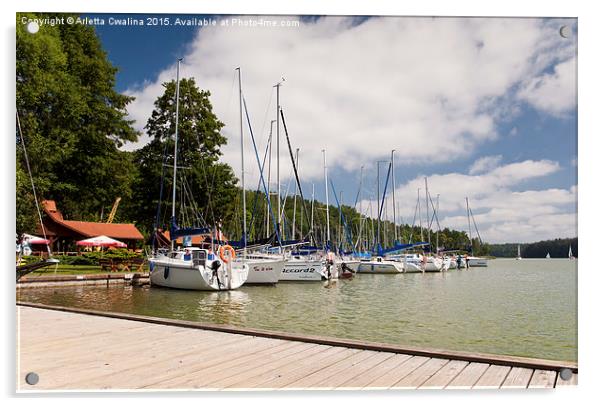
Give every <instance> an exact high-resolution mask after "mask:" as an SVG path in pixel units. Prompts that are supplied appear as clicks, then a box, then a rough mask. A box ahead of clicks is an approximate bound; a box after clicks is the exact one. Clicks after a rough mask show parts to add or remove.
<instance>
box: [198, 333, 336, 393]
mask: <svg viewBox="0 0 602 406" xmlns="http://www.w3.org/2000/svg"><path fill="white" fill-rule="evenodd" d="M325 349H326V346H321V345H318V344H304V345H302V346H299V347H297V348H295V349H294V350H296V351H291V353H290V354H285V353H280V354H279V355H280V356H279V357H277V358H276V359H275V360H271V361H270V362H268V363H265V364H263V365H257V366H254V367H253V368H248V369H247V370H244V371H242V372H240V373H238V374H234V375H230V376H229V377H226V378H223V379H219V380H215V381H212V382H209V383H210V384H211V386H212V387H213V388H219V389H226V388H228V387H229V386H238V387H239V388H244V387H247V388H248V387H250V384H251V382H252V380H251V379H252V378H254V377H256V376H259V375H262V374H264V373H266V372H273V371H278V370H279V369H280V368H282V367H284V366H286V365H290V364H291V363H296V362H297V361H299V360H301V359H303V358H307V357H310V356H312V355H313V354H317V353H320V352H322V351H324V350H325Z"/></svg>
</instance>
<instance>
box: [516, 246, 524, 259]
mask: <svg viewBox="0 0 602 406" xmlns="http://www.w3.org/2000/svg"><path fill="white" fill-rule="evenodd" d="M516 259H523V258H522V257H521V256H520V244H518V252H517V253H516Z"/></svg>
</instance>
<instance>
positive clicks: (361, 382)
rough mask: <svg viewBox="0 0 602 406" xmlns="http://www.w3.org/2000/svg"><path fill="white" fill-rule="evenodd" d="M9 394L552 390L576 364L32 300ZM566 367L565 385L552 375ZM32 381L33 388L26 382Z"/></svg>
mask: <svg viewBox="0 0 602 406" xmlns="http://www.w3.org/2000/svg"><path fill="white" fill-rule="evenodd" d="M17 327H18V338H17V346H18V348H17V390H18V391H20V392H30V391H39V390H59V391H61V390H102V389H105V390H124V389H147V390H148V389H180V390H214V391H217V390H298V389H318V390H371V389H372V390H373V389H494V388H495V389H496V388H502V389H506V388H512V389H517V388H554V387H556V386H563V385H576V384H577V372H578V371H577V365H576V364H572V363H563V362H552V361H547V360H537V359H528V358H518V357H506V356H493V355H483V354H471V353H461V352H450V351H435V350H425V349H419V348H411V347H410V348H407V347H400V346H393V345H386V344H376V343H363V342H360V341H355V340H339V339H331V338H323V337H314V336H303V335H294V334H289V333H275V332H269V331H265V330H254V329H242V328H235V327H229V326H219V325H207V324H201V323H195V322H188V321H178V320H169V319H159V318H155V317H145V316H135V315H126V314H118V313H106V312H98V311H91V310H82V309H67V308H60V307H54V306H45V305H38V304H31V303H19V304H18V306H17ZM564 368H568V369H570V370H572V371H573V374H572V377H571V378H570V379H569V380H567V381H565V380H563V379H561V378H560V376H559V371H561V370H562V369H564ZM29 372H34V373H36V374H37V375H38V377H39V381H38V383H37V384H36V385H29V384H27V383H26V381H25V376H26V375H27V374H28V373H29Z"/></svg>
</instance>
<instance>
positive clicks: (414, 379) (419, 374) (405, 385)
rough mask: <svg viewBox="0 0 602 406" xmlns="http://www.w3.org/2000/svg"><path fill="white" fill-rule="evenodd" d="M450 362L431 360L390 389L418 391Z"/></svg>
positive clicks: (440, 359) (439, 359)
mask: <svg viewBox="0 0 602 406" xmlns="http://www.w3.org/2000/svg"><path fill="white" fill-rule="evenodd" d="M447 363H449V360H447V359H443V358H431V359H430V360H428V361H427V362H425V363H424V364H423V365H421V366H419V367H418V368H416V369H415V370H414V371H412V372H411V373H410V374H408V375H407V376H406V377H404V378H403V379H401V380H400V381H398V382H396V383H395V384H393V385H392V386H391V388H390V389H416V388H418V387H419V386H420V385H422V384H423V383H424V382H425V381H427V380H429V379H430V378H431V377H432V376H433V375H434V374H435V373H436V372H437V371H439V370H440V369H441V368H443V367H444V366H445V365H446V364H447Z"/></svg>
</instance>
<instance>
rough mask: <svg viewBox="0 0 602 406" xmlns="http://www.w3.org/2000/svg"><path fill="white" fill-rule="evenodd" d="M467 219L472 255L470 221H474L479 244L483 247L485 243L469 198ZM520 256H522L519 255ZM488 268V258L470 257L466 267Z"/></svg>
mask: <svg viewBox="0 0 602 406" xmlns="http://www.w3.org/2000/svg"><path fill="white" fill-rule="evenodd" d="M466 217H468V233H469V239H470V252H471V253H472V235H470V234H472V231H471V227H470V220H471V219H472V224H474V228H475V231H476V232H477V236H478V237H479V242H480V243H481V245H482V244H483V241H482V240H481V235H480V234H479V229H478V228H477V223H476V222H475V219H474V215H473V214H472V210H471V209H470V206H469V205H468V197H467V198H466ZM519 256H520V254H519ZM485 266H487V258H481V257H475V256H472V255H469V256H467V257H466V267H467V268H476V267H485Z"/></svg>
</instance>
